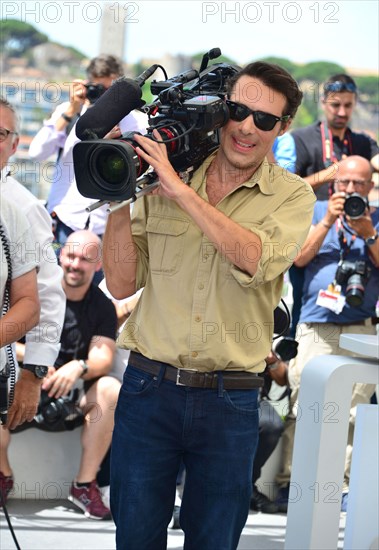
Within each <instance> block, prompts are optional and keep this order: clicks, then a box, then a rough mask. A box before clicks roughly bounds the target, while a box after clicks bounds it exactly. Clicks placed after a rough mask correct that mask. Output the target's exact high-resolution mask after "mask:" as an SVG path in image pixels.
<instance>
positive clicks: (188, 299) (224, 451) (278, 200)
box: [103, 62, 315, 550]
mask: <svg viewBox="0 0 379 550" xmlns="http://www.w3.org/2000/svg"><path fill="white" fill-rule="evenodd" d="M227 91H228V98H227V100H226V105H227V108H228V111H229V120H228V122H227V123H226V124H225V126H223V128H222V131H221V141H220V147H219V148H218V149H217V150H216V151H215V152H214V153H213V154H211V155H210V156H209V157H208V158H207V159H206V160H205V161H204V162H203V163H202V165H201V166H200V168H199V169H198V170H197V171H196V172H195V173H194V175H193V178H192V179H191V182H190V184H188V185H187V184H185V183H184V182H183V181H182V179H181V178H180V177H179V176H178V174H177V173H176V172H175V170H174V169H173V167H172V165H171V163H170V161H169V158H168V153H167V150H166V146H165V145H164V144H162V142H161V137H160V134H159V132H158V131H156V130H155V131H154V132H153V137H154V138H155V139H156V140H157V141H158V143H156V142H154V141H153V140H151V139H148V138H146V137H144V136H135V140H136V142H137V143H138V147H137V154H138V155H140V156H141V157H142V158H143V159H144V160H145V161H146V162H147V163H148V164H149V165H151V166H152V167H153V169H154V171H155V173H156V174H157V177H158V178H159V183H160V185H159V186H158V188H156V189H155V190H154V191H153V192H152V193H151V194H147V195H146V196H145V197H143V198H142V199H141V200H137V202H136V203H135V204H134V207H133V219H132V220H131V218H130V209H129V207H128V206H125V207H123V208H120V209H118V210H115V211H113V213H112V214H111V215H110V217H109V219H108V224H107V229H106V232H105V235H104V249H103V250H104V258H103V259H104V269H105V272H106V278H107V284H108V288H109V290H110V292H111V293H112V295H113V296H114V297H115V298H117V299H121V298H124V297H125V296H128V295H132V294H134V293H135V291H136V290H137V289H138V288H141V287H142V286H143V287H144V290H143V292H142V295H141V298H140V300H139V302H138V304H137V306H136V308H135V310H134V311H133V313H132V315H131V316H130V318H129V321H128V322H127V324H126V327H125V329H124V331H123V333H122V335H121V336H120V338H119V341H120V345H121V346H124V347H128V348H130V349H131V350H132V351H131V354H130V359H129V364H128V368H127V369H126V372H125V375H124V381H123V386H122V388H121V392H120V396H119V401H118V405H117V409H116V413H115V421H116V423H115V429H114V434H113V440H112V458H111V509H112V514H113V518H114V521H115V523H116V527H117V530H116V541H117V548H118V549H119V550H121V549H125V550H126V549H128V550H140V549H141V548H154V549H156V550H158V549H162V548H166V545H167V526H168V524H169V522H170V520H171V515H172V510H173V505H174V499H175V488H176V477H177V473H178V469H179V467H180V464H181V461H182V460H183V463H184V465H185V468H186V483H185V488H184V493H183V500H182V506H181V514H180V525H181V527H182V529H183V531H184V533H185V548H187V549H199V548H201V549H202V550H210V549H215V548H223V549H228V550H232V549H235V548H236V547H237V545H238V541H239V538H240V535H241V532H242V529H243V527H244V525H245V522H246V518H247V516H248V512H249V503H250V497H251V491H252V482H251V479H252V469H253V460H254V454H255V450H256V446H257V439H258V415H259V411H258V405H257V399H258V389H259V387H260V386H261V382H262V379H261V377H259V376H258V374H259V373H260V372H262V371H263V370H264V368H265V358H266V357H267V355H268V354H269V352H270V349H271V344H272V334H273V312H274V309H275V307H276V306H277V304H278V303H279V301H280V296H281V290H282V283H283V273H284V272H285V271H286V270H287V269H288V268H289V266H290V265H291V263H292V261H293V259H294V256H295V255H296V252H295V250H296V248H297V247H300V246H301V245H302V243H303V241H304V239H305V237H306V234H307V232H308V229H309V225H310V221H311V218H312V212H313V204H314V200H315V197H314V193H313V192H312V190H311V188H310V187H309V186H308V185H307V184H306V183H305V182H304V181H303V180H301V178H299V177H298V176H294V175H292V174H289V173H288V172H286V171H284V170H283V169H282V168H280V167H278V166H276V165H274V164H269V163H268V162H267V161H266V160H265V157H266V155H267V153H268V152H269V151H270V150H271V148H272V145H273V142H274V140H275V138H276V137H277V136H278V135H281V134H283V133H284V132H285V131H286V130H287V129H288V127H289V125H290V122H291V119H292V118H293V117H294V115H295V113H296V110H297V108H298V106H299V104H300V102H301V98H302V93H301V91H300V90H299V88H298V86H297V84H296V82H295V81H294V80H293V79H292V77H291V76H290V75H289V74H288V73H287V72H286V71H284V70H283V69H282V68H280V67H278V66H275V65H270V64H267V63H263V62H256V63H252V64H250V65H248V66H247V67H246V68H245V69H243V70H241V71H240V72H238V73H237V74H236V75H235V76H233V77H232V78H231V79H230V81H229V85H228V89H227ZM295 216H296V220H297V223H296V224H294V223H293V219H294V218H295ZM141 518H148V521H147V522H146V521H143V519H141Z"/></svg>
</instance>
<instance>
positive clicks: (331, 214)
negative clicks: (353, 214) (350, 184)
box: [325, 192, 346, 225]
mask: <svg viewBox="0 0 379 550" xmlns="http://www.w3.org/2000/svg"><path fill="white" fill-rule="evenodd" d="M345 200H346V193H343V192H341V193H333V195H332V196H331V197H330V199H329V201H328V211H327V214H326V217H325V218H326V219H325V221H326V222H327V223H329V225H333V223H334V222H335V221H336V219H337V218H338V217H339V216H341V215H342V214H343V206H344V204H345Z"/></svg>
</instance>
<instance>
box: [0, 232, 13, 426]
mask: <svg viewBox="0 0 379 550" xmlns="http://www.w3.org/2000/svg"><path fill="white" fill-rule="evenodd" d="M0 239H1V242H2V245H3V250H4V255H5V258H6V261H7V266H8V277H7V280H6V282H5V289H4V299H3V309H2V312H1V315H2V316H4V315H5V314H6V313H7V312H8V310H9V308H10V303H11V283H12V258H11V251H10V244H9V239H8V237H7V235H6V232H5V229H4V227H3V225H2V224H1V222H0ZM5 349H6V355H7V364H6V365H5V367H4V369H0V376H1V378H2V385H4V387H5V393H7V391H6V390H7V387H8V383H7V379H8V378H10V388H9V397H8V395H6V396H5V397H6V399H7V403H0V407H1V415H0V423H1V424H5V422H6V420H7V411H8V409H9V407H10V406H11V405H12V403H13V399H14V390H15V384H16V364H15V360H14V357H13V350H12V344H8V345H7V346H6V347H5ZM5 397H4V398H5Z"/></svg>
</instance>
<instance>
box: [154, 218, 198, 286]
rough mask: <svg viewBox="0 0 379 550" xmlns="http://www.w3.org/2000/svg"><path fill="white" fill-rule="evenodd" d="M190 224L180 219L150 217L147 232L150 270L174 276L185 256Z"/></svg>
mask: <svg viewBox="0 0 379 550" xmlns="http://www.w3.org/2000/svg"><path fill="white" fill-rule="evenodd" d="M188 227H189V222H188V221H187V220H183V219H179V218H169V217H164V218H163V217H160V216H150V217H149V218H148V220H147V225H146V232H147V235H148V243H149V259H150V269H151V271H152V272H155V273H164V274H166V275H174V274H175V273H177V272H178V270H179V268H180V265H181V263H182V259H183V254H184V243H185V236H186V233H187V231H188Z"/></svg>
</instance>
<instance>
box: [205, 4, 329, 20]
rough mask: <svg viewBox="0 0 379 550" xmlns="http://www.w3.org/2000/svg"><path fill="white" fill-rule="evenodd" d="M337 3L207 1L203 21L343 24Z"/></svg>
mask: <svg viewBox="0 0 379 550" xmlns="http://www.w3.org/2000/svg"><path fill="white" fill-rule="evenodd" d="M338 13H339V4H338V3H337V2H203V3H202V22H203V23H207V22H208V21H215V20H216V19H218V20H219V21H220V22H221V23H230V22H235V23H241V22H245V23H258V22H260V23H276V22H278V21H280V20H281V21H284V22H286V23H298V22H299V21H301V20H302V19H305V18H309V16H311V19H312V22H313V23H339V19H338V18H337V15H338Z"/></svg>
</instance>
